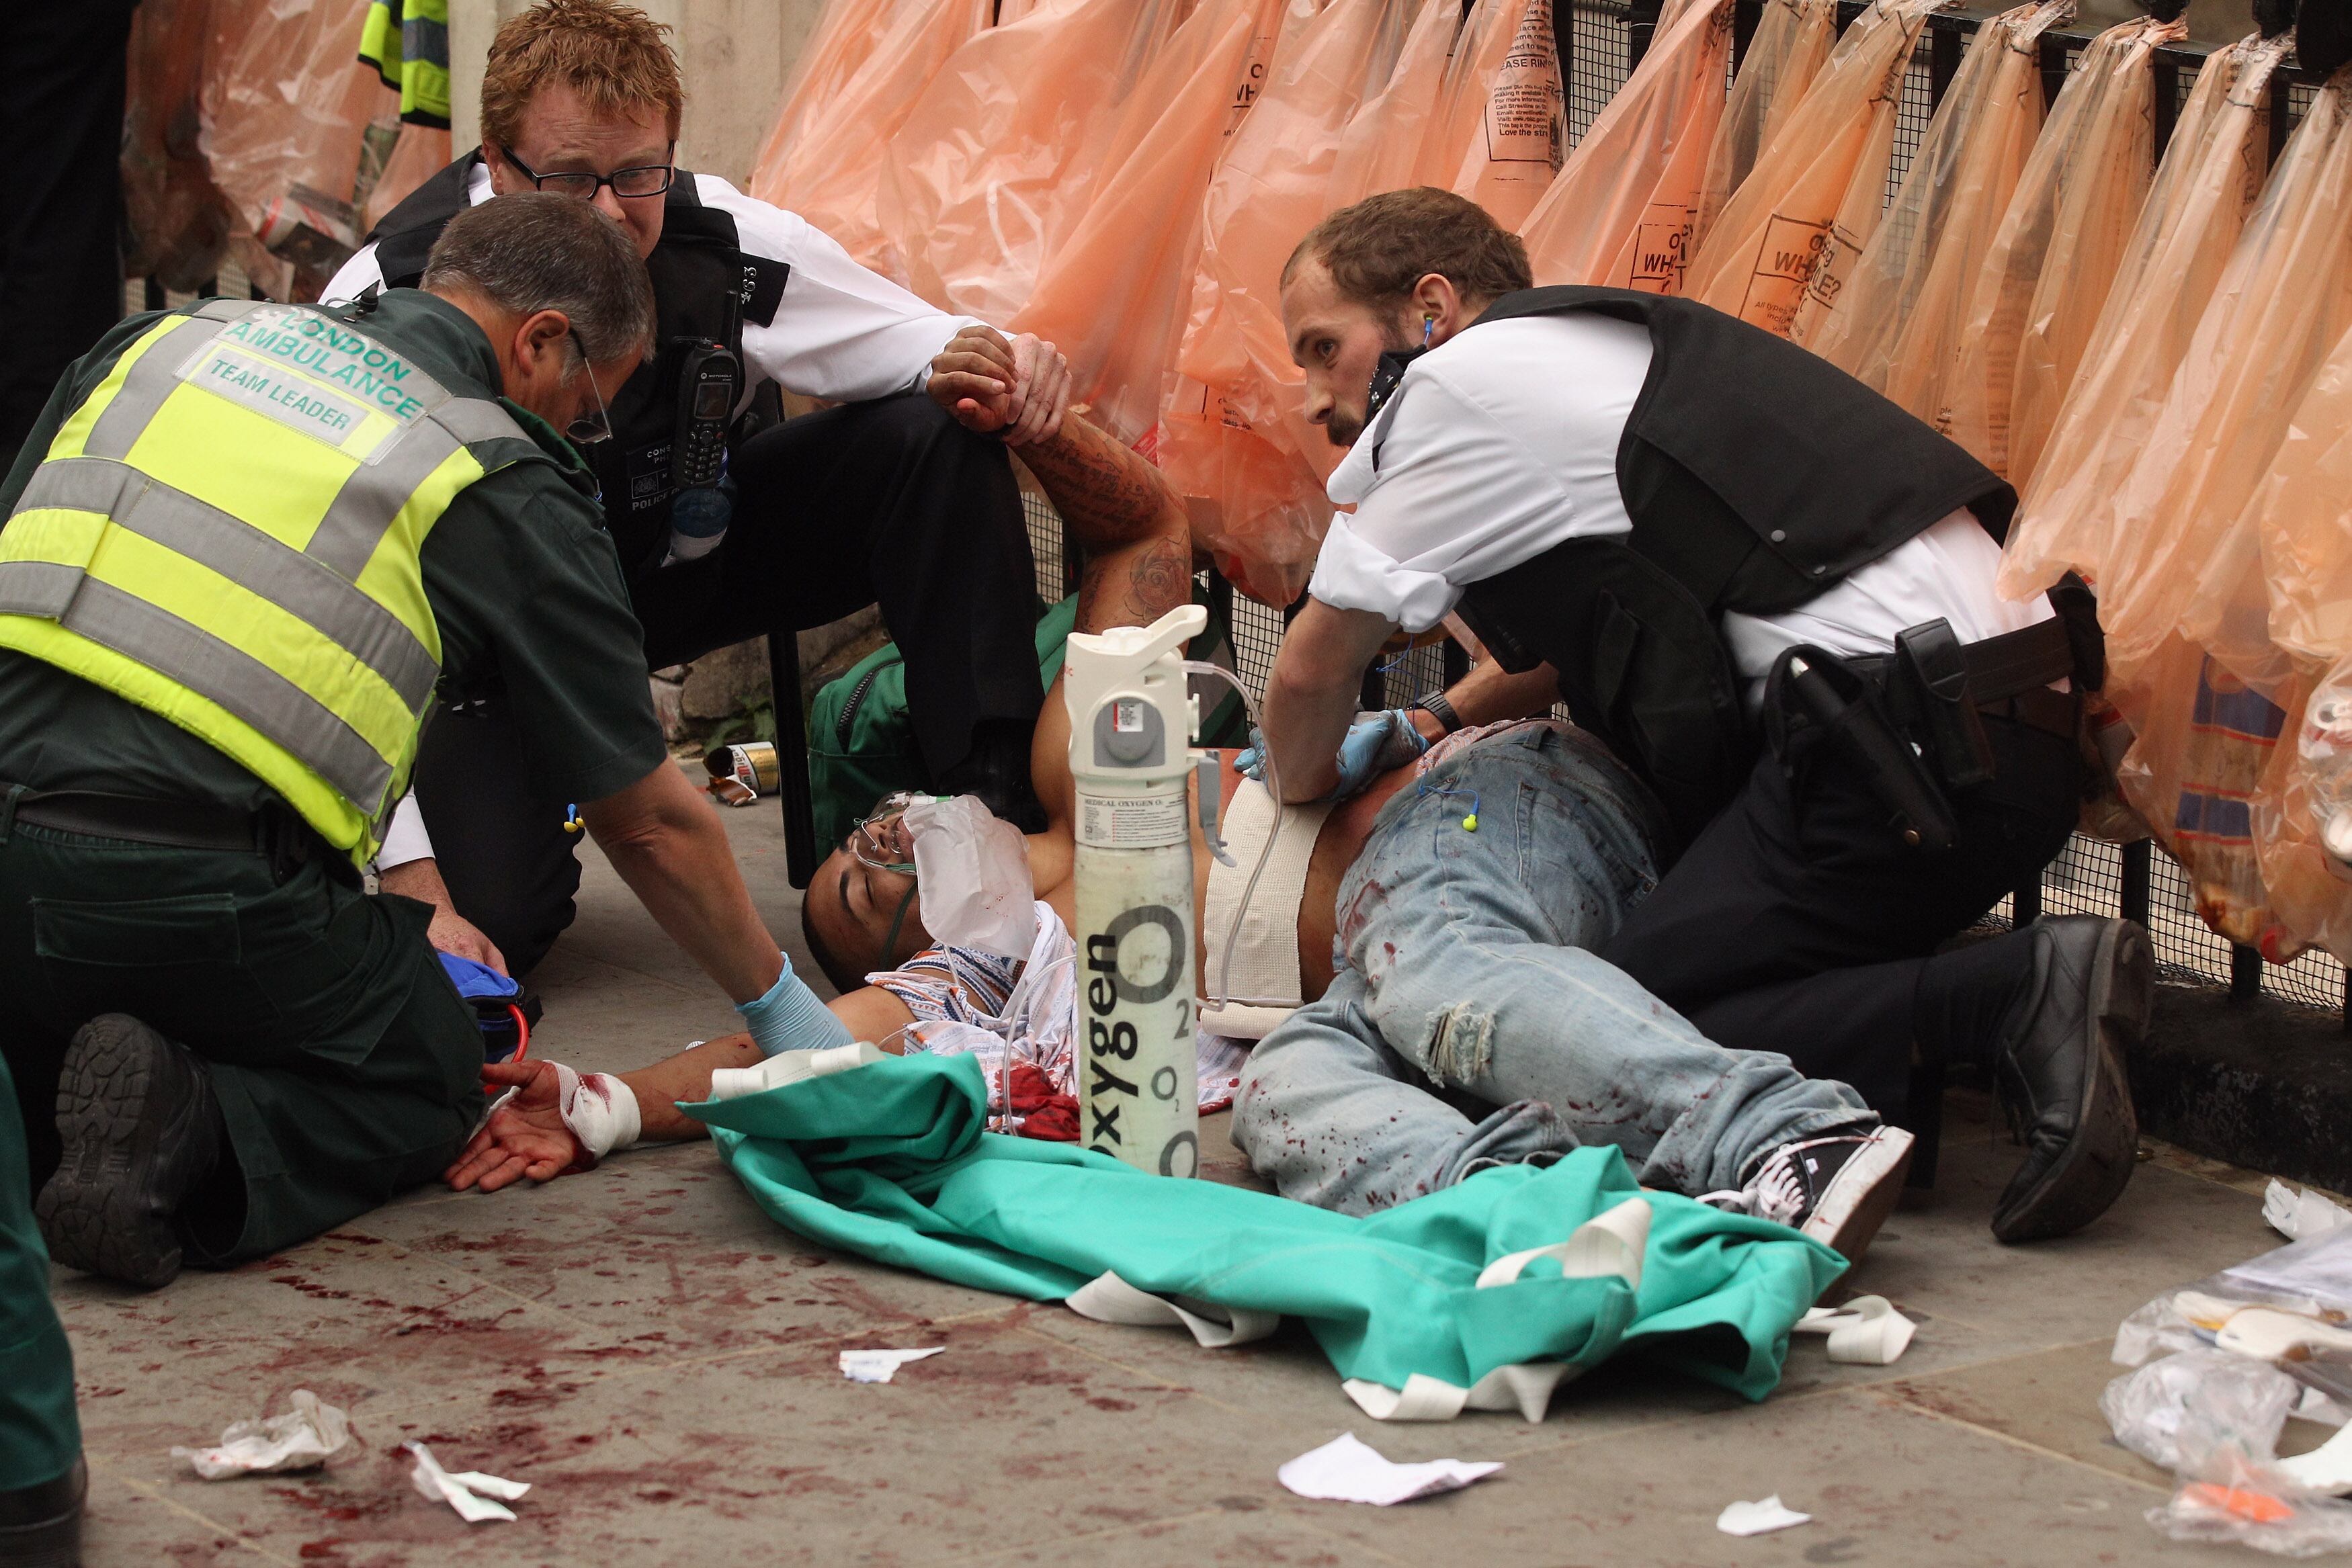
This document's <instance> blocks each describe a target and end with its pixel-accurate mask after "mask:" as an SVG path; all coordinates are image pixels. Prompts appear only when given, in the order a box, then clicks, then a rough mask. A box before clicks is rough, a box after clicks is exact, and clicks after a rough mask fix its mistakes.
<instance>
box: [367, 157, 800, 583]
mask: <svg viewBox="0 0 2352 1568" xmlns="http://www.w3.org/2000/svg"><path fill="white" fill-rule="evenodd" d="M481 156H482V155H481V154H480V153H479V152H469V153H467V155H466V156H465V157H463V158H460V159H458V160H457V162H455V163H452V164H450V165H449V166H448V167H447V168H446V169H444V170H442V171H441V172H439V173H437V174H436V175H434V176H433V177H432V178H431V179H429V180H427V181H425V183H424V184H422V185H419V186H418V187H417V188H416V189H415V191H414V192H412V193H410V194H409V196H408V198H407V199H406V200H404V201H403V202H402V203H401V204H399V205H398V206H396V207H394V208H393V210H392V211H391V212H389V213H387V214H384V217H383V222H382V223H380V224H378V225H376V227H375V232H374V233H373V234H371V235H369V236H368V238H369V239H370V240H372V241H373V242H374V244H375V247H376V253H375V254H376V264H377V266H378V267H381V268H382V270H383V282H384V287H387V288H412V287H415V285H416V280H417V279H418V277H421V276H423V274H424V271H425V256H426V255H427V254H428V253H430V252H431V250H432V249H433V242H434V241H436V240H437V239H439V238H440V237H441V231H442V229H443V228H444V227H446V225H447V224H448V222H449V220H450V219H451V218H453V217H456V216H457V214H458V213H460V212H462V211H464V210H465V207H466V185H467V182H468V181H469V180H470V179H471V178H472V177H473V172H474V169H475V167H476V165H478V163H479V162H481ZM790 271H791V269H790V268H789V267H786V266H785V265H784V264H783V263H782V262H780V261H771V260H769V259H767V258H766V257H764V256H745V255H744V254H743V252H742V251H741V249H740V247H739V245H738V243H737V238H736V233H735V220H734V219H733V218H732V217H731V216H730V215H729V214H725V213H722V212H719V211H718V210H716V209H715V208H711V207H706V206H704V205H703V204H702V201H701V198H700V197H699V196H698V194H697V193H696V192H695V182H694V176H693V175H692V174H689V173H688V172H686V171H685V170H683V169H680V170H679V171H677V176H676V178H674V179H673V180H672V181H671V182H670V187H669V193H668V194H667V196H665V197H664V198H663V208H662V235H661V240H660V242H659V243H658V244H656V246H654V253H653V255H652V256H648V257H646V272H647V273H648V274H649V275H650V276H651V277H652V278H653V286H654V316H655V332H656V344H657V351H656V353H655V354H654V356H653V357H652V358H651V359H648V360H647V361H646V362H645V363H643V364H641V365H639V366H638V367H637V370H636V373H635V375H632V376H631V377H630V378H629V379H628V381H627V382H625V383H624V384H623V386H622V388H621V391H620V392H619V394H618V395H617V396H615V397H614V399H613V402H612V406H611V410H610V413H611V416H612V423H613V438H612V439H611V440H610V441H602V442H598V443H596V444H593V445H592V446H590V447H588V448H587V449H586V452H587V456H588V460H589V463H590V465H591V466H593V468H594V469H595V473H596V482H597V484H598V485H599V486H601V487H602V489H603V491H604V526H605V528H607V529H608V530H609V531H610V532H611V534H612V536H613V543H614V547H615V549H617V550H618V551H619V553H620V558H621V566H622V570H624V571H625V572H626V573H628V574H629V575H630V576H632V577H634V576H635V575H636V574H637V573H639V572H641V571H646V570H651V569H652V568H654V567H656V566H658V565H659V564H660V563H661V560H662V558H663V556H664V555H665V554H666V553H667V548H668V544H669V503H670V494H671V486H670V478H669V455H670V446H671V444H672V442H673V440H674V439H675V438H676V435H677V403H678V396H677V390H678V388H677V383H678V367H679V365H680V364H681V363H682V362H683V361H684V359H685V357H686V353H687V351H688V350H689V349H691V348H692V347H693V346H694V345H696V344H697V343H702V342H715V343H723V344H725V345H726V346H727V347H728V348H729V349H730V350H732V351H733V352H734V354H735V356H736V358H737V360H738V361H739V362H740V360H741V358H742V354H743V322H744V320H745V319H746V318H747V317H748V318H749V319H751V320H753V321H756V322H758V323H760V324H761V325H762V326H765V325H767V324H768V323H769V322H770V321H772V320H773V319H774V318H775V311H776V305H777V302H778V300H779V299H781V298H782V295H783V288H784V283H785V281H786V279H787V277H789V276H790ZM745 373H746V375H747V377H748V375H749V374H750V372H749V370H748V368H747V370H746V372H745ZM762 390H763V392H765V390H766V389H762ZM767 399H768V406H769V407H772V402H773V396H772V392H770V393H767ZM757 417H758V414H757V413H756V412H755V413H753V414H747V415H746V416H745V420H746V421H747V422H750V421H753V420H755V419H756V418H757ZM748 434H750V431H749V430H748V429H747V428H746V426H745V423H738V425H737V427H736V431H735V435H736V437H737V438H738V439H740V438H741V437H742V436H745V435H748Z"/></svg>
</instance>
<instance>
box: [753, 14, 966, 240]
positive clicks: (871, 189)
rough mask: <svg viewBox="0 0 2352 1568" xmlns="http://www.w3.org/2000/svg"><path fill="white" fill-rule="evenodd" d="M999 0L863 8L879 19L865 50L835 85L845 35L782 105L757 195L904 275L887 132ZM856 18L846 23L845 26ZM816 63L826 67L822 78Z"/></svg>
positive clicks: (846, 49)
mask: <svg viewBox="0 0 2352 1568" xmlns="http://www.w3.org/2000/svg"><path fill="white" fill-rule="evenodd" d="M992 5H993V0H898V4H897V5H893V6H891V7H889V8H887V10H881V11H877V12H873V13H868V12H866V11H864V10H863V9H862V8H861V10H860V12H859V13H858V15H859V16H864V17H868V18H869V26H878V27H879V29H880V30H879V36H878V37H875V39H874V40H873V44H872V47H870V48H869V49H867V50H866V54H865V57H864V58H863V60H862V61H861V62H860V63H858V64H857V65H856V67H855V68H853V69H850V70H848V71H847V72H846V74H845V77H844V78H843V79H842V80H841V81H840V83H839V85H838V86H837V87H831V90H830V91H829V92H828V91H826V90H825V89H826V88H828V87H829V86H831V77H830V73H832V72H834V71H835V70H838V69H839V68H840V67H841V66H842V65H843V64H845V62H846V60H847V58H848V57H849V56H850V55H852V54H853V53H854V52H855V50H854V49H853V48H852V47H850V44H849V42H848V41H847V40H846V39H845V40H844V43H843V46H842V47H840V48H839V49H837V50H835V51H833V52H832V53H831V54H830V55H829V56H828V57H827V58H825V59H824V60H821V61H818V62H814V64H813V65H812V67H811V74H810V76H809V77H807V78H803V87H802V90H797V91H795V92H793V94H792V95H791V96H790V97H789V98H788V99H786V100H785V104H784V111H783V114H782V116H781V117H780V118H779V119H778V120H777V125H776V129H775V130H774V131H772V132H771V133H770V135H769V138H768V146H767V150H766V151H764V152H762V153H761V157H760V162H759V165H758V167H756V168H755V169H753V170H752V172H751V193H752V194H753V195H755V196H757V197H759V198H760V199H761V201H763V202H771V203H773V204H775V205H777V206H780V207H783V208H786V209H788V210H789V211H792V212H794V213H798V214H800V215H801V216H802V217H803V218H806V219H807V220H808V221H809V222H810V223H812V224H814V225H816V226H817V227H818V228H819V229H822V230H823V231H824V233H826V234H827V235H831V236H832V237H833V238H834V239H835V240H836V241H837V242H839V244H840V245H841V246H842V248H843V249H845V250H846V251H847V252H849V254H850V255H851V256H854V257H856V259H857V260H858V261H860V262H862V263H864V264H865V265H866V267H871V268H873V269H874V270H875V271H876V272H878V273H880V274H882V275H883V276H884V277H888V278H891V279H893V280H894V281H897V282H899V283H904V282H906V281H907V267H906V258H905V257H903V256H900V255H899V254H898V246H895V245H893V244H892V243H891V241H890V236H889V235H887V233H886V232H884V230H883V227H882V219H881V213H880V207H879V197H880V193H881V186H882V159H883V154H884V152H886V151H887V148H888V146H889V142H890V139H891V138H892V137H893V136H895V135H897V134H898V128H899V127H900V126H901V125H903V124H905V123H906V120H907V116H908V114H909V113H911V112H912V111H913V110H914V107H915V103H916V101H917V99H919V98H920V97H921V96H922V93H923V89H925V88H926V87H928V86H929V85H930V82H931V78H933V77H935V76H937V75H938V74H939V73H940V68H942V67H944V66H945V65H946V64H947V62H948V58H949V57H950V56H951V55H953V54H954V53H955V52H956V51H957V50H958V49H960V48H961V47H963V46H964V45H965V44H966V43H968V42H970V41H971V38H972V37H974V36H975V35H977V34H978V33H980V32H981V31H982V29H983V28H985V27H986V26H988V24H989V16H990V13H991V10H992ZM852 25H854V22H853V23H845V26H852ZM819 66H822V67H824V68H825V69H826V71H827V72H828V76H827V77H826V78H822V79H821V78H817V77H816V76H815V71H816V69H817V68H818V67H819Z"/></svg>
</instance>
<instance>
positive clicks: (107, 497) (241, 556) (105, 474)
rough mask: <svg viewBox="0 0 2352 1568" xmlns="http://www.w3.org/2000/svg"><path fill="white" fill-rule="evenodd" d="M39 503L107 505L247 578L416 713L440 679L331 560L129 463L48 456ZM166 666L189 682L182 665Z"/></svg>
mask: <svg viewBox="0 0 2352 1568" xmlns="http://www.w3.org/2000/svg"><path fill="white" fill-rule="evenodd" d="M33 507H71V508H73V509H74V510H77V511H84V512H100V513H103V514H105V515H106V516H107V517H110V518H111V519H112V520H113V522H114V524H115V526H116V527H118V528H126V529H128V530H130V531H131V533H134V534H137V535H139V536H141V537H142V538H149V539H152V540H154V541H155V542H156V543H157V544H159V545H162V546H163V548H164V549H168V550H172V551H173V552H175V553H177V554H180V555H184V556H185V557H187V558H188V559H190V560H193V561H196V562H198V563H200V564H202V565H204V566H207V567H210V568H211V569H212V570H215V571H216V572H219V573H220V574H221V575H222V576H223V577H226V578H227V579H228V580H230V581H232V582H236V583H239V584H242V585H243V586H244V587H246V588H247V589H249V590H251V591H253V592H254V593H257V594H258V595H259V596H260V597H262V598H264V599H266V600H268V601H270V602H271V603H272V604H275V605H277V606H278V608H279V609H281V610H283V611H285V612H287V613H288V614H289V615H292V616H294V617H296V618H297V619H298V620H300V621H302V622H305V623H306V624H308V625H309V626H310V628H311V629H312V630H313V631H315V632H318V633H319V634H320V636H322V637H326V638H328V639H330V640H331V641H332V642H334V643H338V644H339V645H341V647H343V648H344V649H346V650H348V651H349V652H350V653H351V655H352V657H353V658H355V659H357V660H358V661H359V662H360V663H361V664H364V665H366V666H367V667H368V668H369V669H371V670H373V671H374V672H375V673H376V674H377V675H379V676H381V677H382V678H383V682H384V684H385V685H388V686H390V687H391V688H392V689H393V690H394V691H395V692H397V693H399V694H400V700H401V702H402V703H403V704H404V705H405V706H407V708H408V710H409V712H411V713H417V712H421V711H422V710H423V708H424V706H425V699H426V698H427V697H429V696H431V695H432V694H433V684H434V682H436V680H438V679H439V678H440V674H441V666H440V663H439V661H437V660H436V659H435V658H434V656H433V655H432V653H429V652H427V651H426V649H425V644H424V643H420V642H418V641H417V640H416V634H415V632H411V631H410V630H409V629H408V628H407V627H406V626H405V625H404V624H402V622H401V620H400V617H398V616H397V615H394V613H393V612H391V611H389V610H387V609H385V608H384V607H383V605H381V604H379V603H377V602H376V601H374V600H373V599H371V598H369V597H368V596H367V595H366V594H365V593H362V591H360V590H358V589H357V588H354V587H353V586H352V583H351V581H350V580H349V579H348V578H347V577H344V576H340V575H338V574H337V573H336V572H335V570H333V568H332V567H331V566H330V565H328V564H327V563H325V562H322V561H319V560H316V559H312V558H311V557H310V556H307V555H305V554H303V553H302V552H301V551H300V550H298V549H294V548H293V547H292V546H290V545H288V544H285V543H283V542H282V541H280V540H278V539H275V538H271V537H270V536H269V535H268V534H266V533H264V532H262V531H261V530H260V529H259V528H255V527H253V526H252V525H251V524H250V523H247V522H246V521H245V520H244V519H243V518H240V517H236V516H235V515H233V514H231V513H228V512H225V511H223V510H221V508H219V507H215V506H213V505H212V504H211V503H209V502H207V501H202V500H199V499H197V498H196V497H194V496H191V495H189V494H188V493H187V492H186V491H184V490H177V489H174V488H173V487H172V486H169V485H166V484H164V483H163V482H162V481H161V480H158V479H154V478H152V477H150V476H147V475H144V474H142V473H140V472H139V470H137V469H135V468H132V467H131V466H130V465H127V464H122V463H114V462H110V461H108V460H106V459H104V458H100V457H75V458H63V459H52V460H51V461H49V462H47V463H44V464H42V465H40V466H39V467H38V468H36V469H34V470H33V477H32V481H31V483H29V484H27V485H26V486H25V497H24V500H23V502H22V503H21V504H20V506H19V508H18V509H19V510H29V509H31V508H33ZM387 520H388V519H387ZM377 532H378V533H379V534H381V533H382V532H383V528H381V527H379V528H378V529H377ZM160 673H161V674H165V675H168V676H170V677H171V678H172V679H173V680H178V681H184V682H185V681H186V672H184V671H181V670H163V671H161V672H160ZM186 684H189V685H193V684H194V683H193V682H186Z"/></svg>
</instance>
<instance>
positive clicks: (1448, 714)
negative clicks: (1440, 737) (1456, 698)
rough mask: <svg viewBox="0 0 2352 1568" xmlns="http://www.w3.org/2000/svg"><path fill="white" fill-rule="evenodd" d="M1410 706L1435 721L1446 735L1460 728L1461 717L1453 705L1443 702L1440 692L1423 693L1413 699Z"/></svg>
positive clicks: (1443, 696) (1443, 698)
mask: <svg viewBox="0 0 2352 1568" xmlns="http://www.w3.org/2000/svg"><path fill="white" fill-rule="evenodd" d="M1412 706H1414V707H1417V708H1419V709H1421V710H1422V711H1423V713H1426V714H1428V715H1429V716H1431V717H1432V718H1434V719H1435V720H1437V722H1438V723H1439V724H1440V725H1442V726H1443V727H1444V730H1445V733H1446V734H1448V735H1452V734H1453V733H1454V731H1455V730H1457V729H1460V728H1461V727H1462V716H1461V715H1460V714H1458V713H1455V712H1454V705H1453V704H1452V703H1450V702H1447V701H1446V700H1445V694H1444V692H1442V691H1432V692H1423V694H1422V695H1420V696H1418V697H1415V698H1414V699H1413V703H1412Z"/></svg>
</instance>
